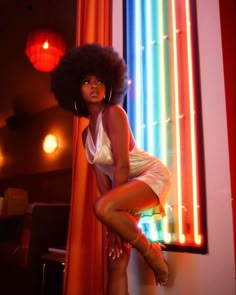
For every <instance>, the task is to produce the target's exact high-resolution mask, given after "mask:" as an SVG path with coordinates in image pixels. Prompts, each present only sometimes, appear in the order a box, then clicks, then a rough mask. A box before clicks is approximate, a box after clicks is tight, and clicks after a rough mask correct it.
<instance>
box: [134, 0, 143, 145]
mask: <svg viewBox="0 0 236 295" xmlns="http://www.w3.org/2000/svg"><path fill="white" fill-rule="evenodd" d="M134 10H135V12H134V15H135V28H136V30H135V31H134V32H133V33H134V35H135V40H134V42H135V45H134V48H135V50H136V54H135V60H134V64H135V71H134V72H135V78H134V79H135V85H136V87H135V125H136V126H139V127H138V130H137V132H136V134H135V139H136V141H137V144H138V145H139V146H142V136H141V132H140V127H141V123H142V116H141V114H142V91H141V89H142V85H143V81H142V65H141V45H142V44H141V40H142V38H141V37H142V36H141V32H142V31H141V3H140V1H139V0H136V1H134Z"/></svg>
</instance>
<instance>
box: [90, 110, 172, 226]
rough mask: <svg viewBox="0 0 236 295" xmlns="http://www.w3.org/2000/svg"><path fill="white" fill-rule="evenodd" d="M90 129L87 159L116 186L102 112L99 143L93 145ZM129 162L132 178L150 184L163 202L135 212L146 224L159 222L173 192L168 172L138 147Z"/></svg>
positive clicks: (99, 118) (98, 135)
mask: <svg viewBox="0 0 236 295" xmlns="http://www.w3.org/2000/svg"><path fill="white" fill-rule="evenodd" d="M87 130H88V132H87V138H86V143H85V151H86V157H87V160H88V162H89V163H90V164H93V165H96V167H97V168H98V169H99V170H100V171H101V172H103V173H104V174H105V175H107V176H108V177H109V178H110V180H111V182H112V183H113V177H114V169H115V166H114V160H113V155H112V150H111V142H110V139H109V137H108V135H107V133H106V131H105V130H104V128H103V123H102V112H100V114H99V115H98V118H97V125H96V134H97V139H96V143H94V142H93V139H92V135H91V133H90V130H89V128H88V129H87ZM129 161H130V173H129V179H137V180H140V181H143V182H145V183H146V184H148V185H149V186H150V187H151V188H152V190H153V191H154V192H155V193H156V195H157V196H158V198H159V201H160V205H159V206H156V207H154V208H152V209H151V210H146V211H142V210H139V211H136V212H132V213H134V214H139V213H142V220H143V222H148V219H149V218H151V219H152V220H154V221H156V220H160V219H161V218H163V217H164V216H165V211H164V205H165V203H166V200H167V198H168V194H169V191H170V173H169V170H168V169H167V167H166V166H165V165H163V163H162V162H161V161H160V160H159V159H158V158H156V157H154V156H152V155H150V154H149V153H147V152H145V151H144V150H142V149H139V148H137V147H136V146H135V147H134V148H133V149H132V150H131V151H130V152H129Z"/></svg>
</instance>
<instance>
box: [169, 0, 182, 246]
mask: <svg viewBox="0 0 236 295" xmlns="http://www.w3.org/2000/svg"><path fill="white" fill-rule="evenodd" d="M172 31H173V55H174V56H173V59H174V90H175V93H174V96H175V100H176V101H175V118H176V119H175V129H176V161H177V203H178V237H179V242H180V243H184V242H185V236H184V234H183V213H182V183H181V179H182V173H181V151H180V123H179V115H180V111H179V90H178V85H179V76H178V49H177V36H176V34H177V25H176V8H175V0H172Z"/></svg>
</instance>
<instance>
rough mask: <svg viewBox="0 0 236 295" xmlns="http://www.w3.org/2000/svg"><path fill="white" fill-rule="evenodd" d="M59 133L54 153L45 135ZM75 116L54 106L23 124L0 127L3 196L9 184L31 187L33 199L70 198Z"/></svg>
mask: <svg viewBox="0 0 236 295" xmlns="http://www.w3.org/2000/svg"><path fill="white" fill-rule="evenodd" d="M49 133H52V134H54V135H56V136H57V137H58V142H59V147H58V148H57V150H56V151H55V152H54V153H53V154H46V153H45V152H44V151H43V146H42V145H43V140H44V137H45V136H46V135H47V134H49ZM72 137H73V116H72V114H70V113H69V112H65V111H64V110H62V109H61V108H60V107H58V106H55V107H53V108H50V109H47V110H45V111H43V112H40V113H38V114H36V115H35V116H34V117H32V118H30V119H29V120H28V121H27V123H26V124H25V125H24V126H19V127H17V128H15V129H11V128H9V127H8V126H4V127H2V128H0V196H1V195H2V196H3V194H4V190H5V188H6V187H9V186H11V187H21V188H24V189H26V190H28V191H29V195H30V201H63V200H65V201H67V202H68V201H69V200H70V190H71V174H72V172H71V170H72V139H73V138H72Z"/></svg>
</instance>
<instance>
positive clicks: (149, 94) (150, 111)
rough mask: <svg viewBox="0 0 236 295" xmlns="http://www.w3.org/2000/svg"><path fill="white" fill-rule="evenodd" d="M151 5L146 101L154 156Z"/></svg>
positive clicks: (147, 31) (147, 27) (148, 12)
mask: <svg viewBox="0 0 236 295" xmlns="http://www.w3.org/2000/svg"><path fill="white" fill-rule="evenodd" d="M151 10H152V8H151V5H150V0H147V2H146V7H145V9H144V11H145V12H146V16H145V19H146V23H145V24H144V27H145V35H146V44H145V50H146V73H145V75H146V77H147V91H146V94H145V96H144V97H145V99H147V113H146V119H147V138H148V143H147V148H148V151H149V152H151V153H152V154H154V136H153V124H152V123H153V122H154V119H153V111H154V110H153V99H154V97H155V96H154V93H153V70H152V64H153V58H152V43H151V42H152V25H151V21H152V16H151Z"/></svg>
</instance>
